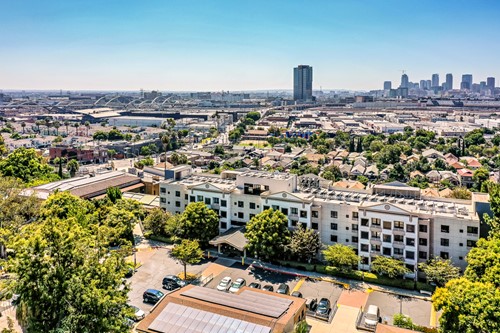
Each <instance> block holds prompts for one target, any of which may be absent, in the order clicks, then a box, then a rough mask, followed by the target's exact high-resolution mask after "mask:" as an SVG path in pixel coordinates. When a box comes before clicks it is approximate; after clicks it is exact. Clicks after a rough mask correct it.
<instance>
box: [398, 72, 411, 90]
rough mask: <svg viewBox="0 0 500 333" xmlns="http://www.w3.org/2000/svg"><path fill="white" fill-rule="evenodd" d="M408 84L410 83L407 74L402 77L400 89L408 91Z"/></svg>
mask: <svg viewBox="0 0 500 333" xmlns="http://www.w3.org/2000/svg"><path fill="white" fill-rule="evenodd" d="M408 82H409V80H408V75H406V74H403V75H401V85H400V86H399V87H400V88H407V89H408Z"/></svg>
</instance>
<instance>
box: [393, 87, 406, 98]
mask: <svg viewBox="0 0 500 333" xmlns="http://www.w3.org/2000/svg"><path fill="white" fill-rule="evenodd" d="M396 94H397V96H398V97H401V98H406V97H408V88H402V87H399V88H398V89H397V90H396Z"/></svg>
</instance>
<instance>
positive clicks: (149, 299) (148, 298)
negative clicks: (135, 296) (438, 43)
mask: <svg viewBox="0 0 500 333" xmlns="http://www.w3.org/2000/svg"><path fill="white" fill-rule="evenodd" d="M163 295H164V294H163V293H162V292H161V291H159V290H156V289H148V290H146V291H145V292H144V294H142V300H143V301H144V303H151V304H156V303H158V301H159V300H160V299H161V298H162V297H163Z"/></svg>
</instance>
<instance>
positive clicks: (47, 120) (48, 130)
mask: <svg viewBox="0 0 500 333" xmlns="http://www.w3.org/2000/svg"><path fill="white" fill-rule="evenodd" d="M50 125H51V123H50V118H49V117H47V118H45V126H47V135H50Z"/></svg>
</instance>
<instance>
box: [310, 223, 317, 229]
mask: <svg viewBox="0 0 500 333" xmlns="http://www.w3.org/2000/svg"><path fill="white" fill-rule="evenodd" d="M311 229H314V230H318V223H316V222H313V223H311Z"/></svg>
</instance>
